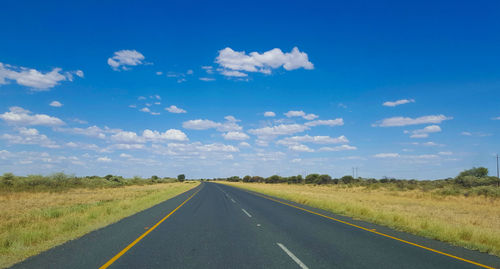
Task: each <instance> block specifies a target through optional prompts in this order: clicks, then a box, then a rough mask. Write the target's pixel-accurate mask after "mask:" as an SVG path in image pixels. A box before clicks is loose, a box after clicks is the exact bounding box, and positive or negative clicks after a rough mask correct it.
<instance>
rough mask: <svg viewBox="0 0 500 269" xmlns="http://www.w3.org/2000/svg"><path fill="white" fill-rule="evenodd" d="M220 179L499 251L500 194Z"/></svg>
mask: <svg viewBox="0 0 500 269" xmlns="http://www.w3.org/2000/svg"><path fill="white" fill-rule="evenodd" d="M221 183H224V184H227V185H231V186H235V187H240V188H244V189H248V190H252V191H256V192H260V193H263V194H267V195H271V196H275V197H279V198H283V199H286V200H289V201H293V202H297V203H301V204H305V205H308V206H312V207H315V208H320V209H323V210H327V211H330V212H333V213H337V214H341V215H345V216H350V217H354V218H356V219H361V220H365V221H369V222H372V223H377V224H381V225H384V226H388V227H391V228H394V229H397V230H400V231H405V232H409V233H412V234H417V235H421V236H425V237H428V238H433V239H437V240H441V241H445V242H449V243H452V244H454V245H458V246H462V247H466V248H469V249H475V250H479V251H482V252H488V253H490V254H493V255H496V256H500V198H492V197H484V196H469V197H466V196H461V195H459V196H451V195H439V194H436V193H433V192H425V191H422V190H407V191H401V190H389V189H386V188H378V189H369V188H366V187H349V186H348V185H326V186H325V185H323V186H319V185H316V186H315V185H297V184H264V183H241V182H221Z"/></svg>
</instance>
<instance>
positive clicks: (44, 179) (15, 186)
mask: <svg viewBox="0 0 500 269" xmlns="http://www.w3.org/2000/svg"><path fill="white" fill-rule="evenodd" d="M171 182H178V180H177V179H175V178H169V177H164V178H160V177H158V176H152V177H151V178H147V179H143V178H141V177H138V176H135V177H133V178H124V177H121V176H114V175H106V176H104V177H100V176H86V177H77V176H74V175H67V174H64V173H54V174H51V175H48V176H42V175H28V176H16V175H14V174H12V173H4V174H3V175H2V176H0V191H59V190H66V189H71V188H109V187H122V186H131V185H151V184H158V183H171Z"/></svg>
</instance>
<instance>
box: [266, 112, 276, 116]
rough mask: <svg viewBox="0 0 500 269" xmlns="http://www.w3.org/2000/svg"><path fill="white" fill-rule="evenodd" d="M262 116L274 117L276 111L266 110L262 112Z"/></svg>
mask: <svg viewBox="0 0 500 269" xmlns="http://www.w3.org/2000/svg"><path fill="white" fill-rule="evenodd" d="M264 117H276V113H274V112H272V111H266V112H264Z"/></svg>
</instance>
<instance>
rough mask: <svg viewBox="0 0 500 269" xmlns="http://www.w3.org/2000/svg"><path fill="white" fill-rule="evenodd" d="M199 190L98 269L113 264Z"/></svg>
mask: <svg viewBox="0 0 500 269" xmlns="http://www.w3.org/2000/svg"><path fill="white" fill-rule="evenodd" d="M200 190H201V188H200V189H199V190H197V191H196V192H195V193H193V194H192V195H191V196H189V198H187V199H186V200H184V202H182V204H180V205H179V206H178V207H176V208H175V209H174V210H172V212H170V213H168V215H166V216H165V217H164V218H163V219H161V220H160V221H158V223H156V224H155V225H154V226H153V227H151V228H149V230H147V231H146V232H145V233H143V234H142V235H141V236H139V237H137V239H135V240H134V242H132V243H130V244H129V245H128V246H127V247H126V248H124V249H123V250H122V251H120V252H119V253H118V254H116V255H115V256H114V257H113V258H111V260H109V261H108V262H107V263H105V264H104V265H103V266H101V267H99V269H106V268H108V267H109V266H110V265H111V264H113V263H114V262H115V261H116V260H118V259H119V258H120V257H121V256H122V255H123V254H125V252H127V251H128V250H129V249H131V248H132V247H133V246H135V244H137V243H139V241H141V239H143V238H144V237H146V235H148V234H149V233H150V232H152V231H153V230H154V229H156V227H158V226H159V225H160V224H161V223H162V222H164V221H165V220H166V219H168V217H170V216H171V215H172V214H174V212H175V211H177V210H178V209H179V208H181V206H183V205H184V204H185V203H187V201H189V200H190V199H191V198H193V197H194V196H195V195H196V194H197V193H198V192H199V191H200Z"/></svg>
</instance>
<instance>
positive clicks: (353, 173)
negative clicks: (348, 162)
mask: <svg viewBox="0 0 500 269" xmlns="http://www.w3.org/2000/svg"><path fill="white" fill-rule="evenodd" d="M352 177H353V178H354V167H353V168H352Z"/></svg>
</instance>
